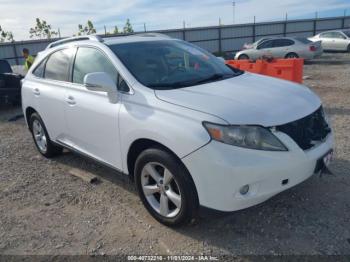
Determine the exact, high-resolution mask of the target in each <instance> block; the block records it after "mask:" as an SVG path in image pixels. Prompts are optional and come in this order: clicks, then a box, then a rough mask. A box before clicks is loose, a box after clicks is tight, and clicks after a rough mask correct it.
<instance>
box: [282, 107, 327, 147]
mask: <svg viewBox="0 0 350 262" xmlns="http://www.w3.org/2000/svg"><path fill="white" fill-rule="evenodd" d="M276 130H278V131H281V132H283V133H286V134H287V135H289V136H290V137H291V138H292V139H293V140H294V141H295V142H296V143H297V144H298V145H299V146H300V148H302V149H303V150H307V149H309V148H311V147H313V146H314V145H315V144H316V143H317V142H318V141H322V140H324V139H325V138H326V137H327V135H328V134H329V133H330V132H331V128H330V127H329V125H328V124H327V122H326V120H325V116H324V112H323V108H322V106H321V107H320V108H319V109H317V110H316V111H315V112H314V113H312V114H311V115H308V116H306V117H304V118H302V119H299V120H296V121H293V122H290V123H288V124H284V125H281V126H276Z"/></svg>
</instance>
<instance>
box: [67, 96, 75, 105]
mask: <svg viewBox="0 0 350 262" xmlns="http://www.w3.org/2000/svg"><path fill="white" fill-rule="evenodd" d="M67 103H68V104H70V105H75V104H76V102H75V100H74V97H72V96H68V97H67Z"/></svg>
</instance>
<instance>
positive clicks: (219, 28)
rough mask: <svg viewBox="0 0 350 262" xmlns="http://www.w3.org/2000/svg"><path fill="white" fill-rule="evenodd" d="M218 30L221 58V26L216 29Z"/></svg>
mask: <svg viewBox="0 0 350 262" xmlns="http://www.w3.org/2000/svg"><path fill="white" fill-rule="evenodd" d="M218 30H219V53H220V56H221V52H222V37H221V26H219V27H218Z"/></svg>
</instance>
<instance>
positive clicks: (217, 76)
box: [192, 74, 233, 85]
mask: <svg viewBox="0 0 350 262" xmlns="http://www.w3.org/2000/svg"><path fill="white" fill-rule="evenodd" d="M231 76H233V75H227V74H213V75H211V76H209V77H207V78H204V79H201V80H198V81H195V82H192V84H193V85H199V84H204V83H208V82H212V81H216V80H221V79H226V78H229V77H231Z"/></svg>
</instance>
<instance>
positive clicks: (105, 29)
mask: <svg viewBox="0 0 350 262" xmlns="http://www.w3.org/2000/svg"><path fill="white" fill-rule="evenodd" d="M103 27H104V28H105V36H106V35H107V29H106V26H105V25H104V26H103Z"/></svg>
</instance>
